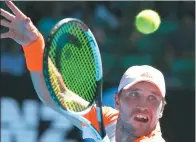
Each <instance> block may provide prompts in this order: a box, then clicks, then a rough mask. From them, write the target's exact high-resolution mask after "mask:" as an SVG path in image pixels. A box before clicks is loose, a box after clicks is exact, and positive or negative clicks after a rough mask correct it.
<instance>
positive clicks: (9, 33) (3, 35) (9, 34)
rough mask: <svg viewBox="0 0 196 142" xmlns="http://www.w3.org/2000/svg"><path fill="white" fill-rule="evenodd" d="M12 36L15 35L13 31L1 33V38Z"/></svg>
mask: <svg viewBox="0 0 196 142" xmlns="http://www.w3.org/2000/svg"><path fill="white" fill-rule="evenodd" d="M11 37H13V35H12V33H11V32H7V33H1V34H0V38H11Z"/></svg>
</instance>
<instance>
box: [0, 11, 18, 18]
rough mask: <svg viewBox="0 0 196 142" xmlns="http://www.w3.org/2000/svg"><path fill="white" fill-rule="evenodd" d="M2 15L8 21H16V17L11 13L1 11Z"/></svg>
mask: <svg viewBox="0 0 196 142" xmlns="http://www.w3.org/2000/svg"><path fill="white" fill-rule="evenodd" d="M0 14H1V15H2V16H3V17H5V18H6V19H7V20H10V21H12V20H14V18H15V16H14V15H12V14H11V13H9V12H7V11H5V10H3V9H0Z"/></svg>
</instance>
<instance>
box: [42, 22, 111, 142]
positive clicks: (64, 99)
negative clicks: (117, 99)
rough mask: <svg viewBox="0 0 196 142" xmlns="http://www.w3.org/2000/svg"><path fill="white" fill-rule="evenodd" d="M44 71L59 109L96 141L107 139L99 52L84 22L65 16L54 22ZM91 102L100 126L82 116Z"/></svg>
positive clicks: (87, 110)
mask: <svg viewBox="0 0 196 142" xmlns="http://www.w3.org/2000/svg"><path fill="white" fill-rule="evenodd" d="M55 70H56V71H55ZM57 72H58V74H59V75H57ZM43 74H44V78H45V83H46V86H47V88H48V90H49V93H50V95H51V97H52V99H53V100H54V101H55V103H56V105H57V106H58V107H59V109H60V110H61V111H63V113H64V114H66V115H67V116H69V118H71V119H72V120H73V121H75V123H79V124H82V125H85V126H87V127H88V128H90V130H91V131H92V132H93V134H94V136H95V137H94V139H95V141H104V142H106V141H109V138H108V136H107V135H106V132H105V128H104V124H103V116H102V77H103V71H102V62H101V56H100V52H99V48H98V45H97V43H96V40H95V38H94V36H93V34H92V32H91V31H90V29H89V28H88V27H87V25H85V24H84V23H83V22H82V21H80V20H78V19H73V18H66V19H63V20H61V21H59V22H58V23H57V24H56V25H55V26H54V28H53V29H52V30H51V33H50V35H49V37H48V40H47V43H46V48H45V49H44V60H43ZM62 86H63V87H62ZM94 105H96V112H97V120H98V123H99V130H97V129H96V128H95V127H94V126H93V125H92V124H91V122H89V121H88V120H87V119H85V118H84V117H83V115H85V114H86V113H88V112H89V111H90V110H91V108H92V107H93V106H94Z"/></svg>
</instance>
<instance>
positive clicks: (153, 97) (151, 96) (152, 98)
mask: <svg viewBox="0 0 196 142" xmlns="http://www.w3.org/2000/svg"><path fill="white" fill-rule="evenodd" d="M148 98H149V99H150V100H156V99H157V98H156V97H155V96H153V95H150V96H149V97H148Z"/></svg>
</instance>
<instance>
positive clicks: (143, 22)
mask: <svg viewBox="0 0 196 142" xmlns="http://www.w3.org/2000/svg"><path fill="white" fill-rule="evenodd" d="M160 23H161V19H160V17H159V14H158V13H157V12H155V11H153V10H150V9H146V10H143V11H141V12H140V13H139V14H138V15H137V16H136V21H135V24H136V28H137V30H138V31H139V32H141V33H143V34H150V33H153V32H155V31H156V30H157V29H158V28H159V25H160Z"/></svg>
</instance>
